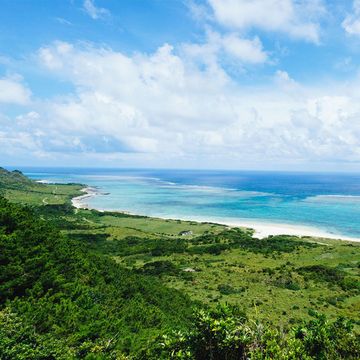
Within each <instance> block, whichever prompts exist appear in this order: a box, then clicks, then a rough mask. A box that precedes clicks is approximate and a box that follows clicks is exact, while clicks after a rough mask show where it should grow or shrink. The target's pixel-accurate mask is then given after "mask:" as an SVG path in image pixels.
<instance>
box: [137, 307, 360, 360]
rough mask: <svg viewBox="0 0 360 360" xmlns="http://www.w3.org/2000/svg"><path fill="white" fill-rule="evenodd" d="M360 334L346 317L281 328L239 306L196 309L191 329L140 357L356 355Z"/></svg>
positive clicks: (200, 359)
mask: <svg viewBox="0 0 360 360" xmlns="http://www.w3.org/2000/svg"><path fill="white" fill-rule="evenodd" d="M359 356H360V337H359V335H356V334H355V333H354V332H353V325H352V323H351V322H349V321H345V320H344V319H341V318H339V319H338V320H336V321H335V322H328V321H327V320H326V318H325V317H324V316H320V315H317V314H315V318H314V319H313V320H311V321H309V322H304V323H303V324H301V325H300V326H298V327H296V328H294V329H291V330H290V331H288V332H284V331H282V330H281V329H279V328H274V327H271V326H268V325H264V324H261V323H259V322H257V321H251V320H248V319H247V318H246V317H245V316H244V314H242V313H241V312H239V309H238V308H231V307H229V306H226V305H225V306H219V307H218V308H217V309H215V310H210V311H206V310H203V309H202V310H199V311H198V312H197V313H196V316H195V321H194V328H193V329H192V330H191V331H188V332H179V331H178V332H172V333H169V334H166V335H163V336H162V337H159V338H158V339H157V341H156V342H154V343H153V344H152V345H151V346H150V347H149V349H148V350H146V351H144V352H143V353H142V354H141V356H140V358H141V359H154V360H155V359H194V360H210V359H217V360H241V359H258V360H260V359H289V360H290V359H293V360H295V359H308V360H310V359H327V360H338V359H358V358H359Z"/></svg>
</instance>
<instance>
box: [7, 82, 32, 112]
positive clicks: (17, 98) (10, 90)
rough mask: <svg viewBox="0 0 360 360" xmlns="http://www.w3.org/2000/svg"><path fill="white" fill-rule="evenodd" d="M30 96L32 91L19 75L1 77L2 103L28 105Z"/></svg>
mask: <svg viewBox="0 0 360 360" xmlns="http://www.w3.org/2000/svg"><path fill="white" fill-rule="evenodd" d="M30 97H31V91H30V90H29V89H28V88H27V87H26V86H25V85H24V84H23V83H22V82H21V78H20V77H19V76H14V77H4V78H0V103H8V104H18V105H26V104H28V103H29V102H30Z"/></svg>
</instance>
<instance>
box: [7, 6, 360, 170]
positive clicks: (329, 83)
mask: <svg viewBox="0 0 360 360" xmlns="http://www.w3.org/2000/svg"><path fill="white" fill-rule="evenodd" d="M359 70H360V0H354V1H352V0H121V1H117V0H52V1H48V0H37V1H30V0H0V165H2V166H79V167H80V166H81V167H119V168H121V167H127V168H129V167H153V168H192V169H193V168H195V169H196V168H198V169H247V170H289V171H292V170H298V171H356V172H358V171H360V71H359Z"/></svg>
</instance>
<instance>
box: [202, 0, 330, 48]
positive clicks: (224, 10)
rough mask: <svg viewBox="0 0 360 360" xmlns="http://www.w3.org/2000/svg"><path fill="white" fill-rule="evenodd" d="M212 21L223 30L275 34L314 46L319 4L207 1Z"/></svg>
mask: <svg viewBox="0 0 360 360" xmlns="http://www.w3.org/2000/svg"><path fill="white" fill-rule="evenodd" d="M208 2H209V4H210V6H211V8H212V10H213V13H214V18H215V20H216V21H218V22H219V23H220V24H222V25H223V26H224V27H226V28H230V29H239V30H245V29H248V28H257V29H263V30H266V31H278V32H282V33H285V34H288V35H290V36H291V37H294V38H299V39H305V40H307V41H311V42H314V43H318V42H319V40H320V26H319V23H318V17H319V16H321V15H322V14H323V13H324V12H325V9H324V6H323V3H322V1H321V0H300V1H295V0H208Z"/></svg>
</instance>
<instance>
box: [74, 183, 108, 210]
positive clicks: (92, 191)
mask: <svg viewBox="0 0 360 360" xmlns="http://www.w3.org/2000/svg"><path fill="white" fill-rule="evenodd" d="M80 191H81V192H83V193H84V195H80V196H76V197H74V198H72V199H71V203H72V205H73V206H74V207H75V208H77V209H89V208H90V207H89V206H88V204H87V203H86V200H87V199H89V198H92V197H94V196H96V195H99V194H101V193H100V192H99V191H98V190H97V189H96V188H94V187H90V186H88V187H86V188H83V189H81V190H80Z"/></svg>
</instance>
